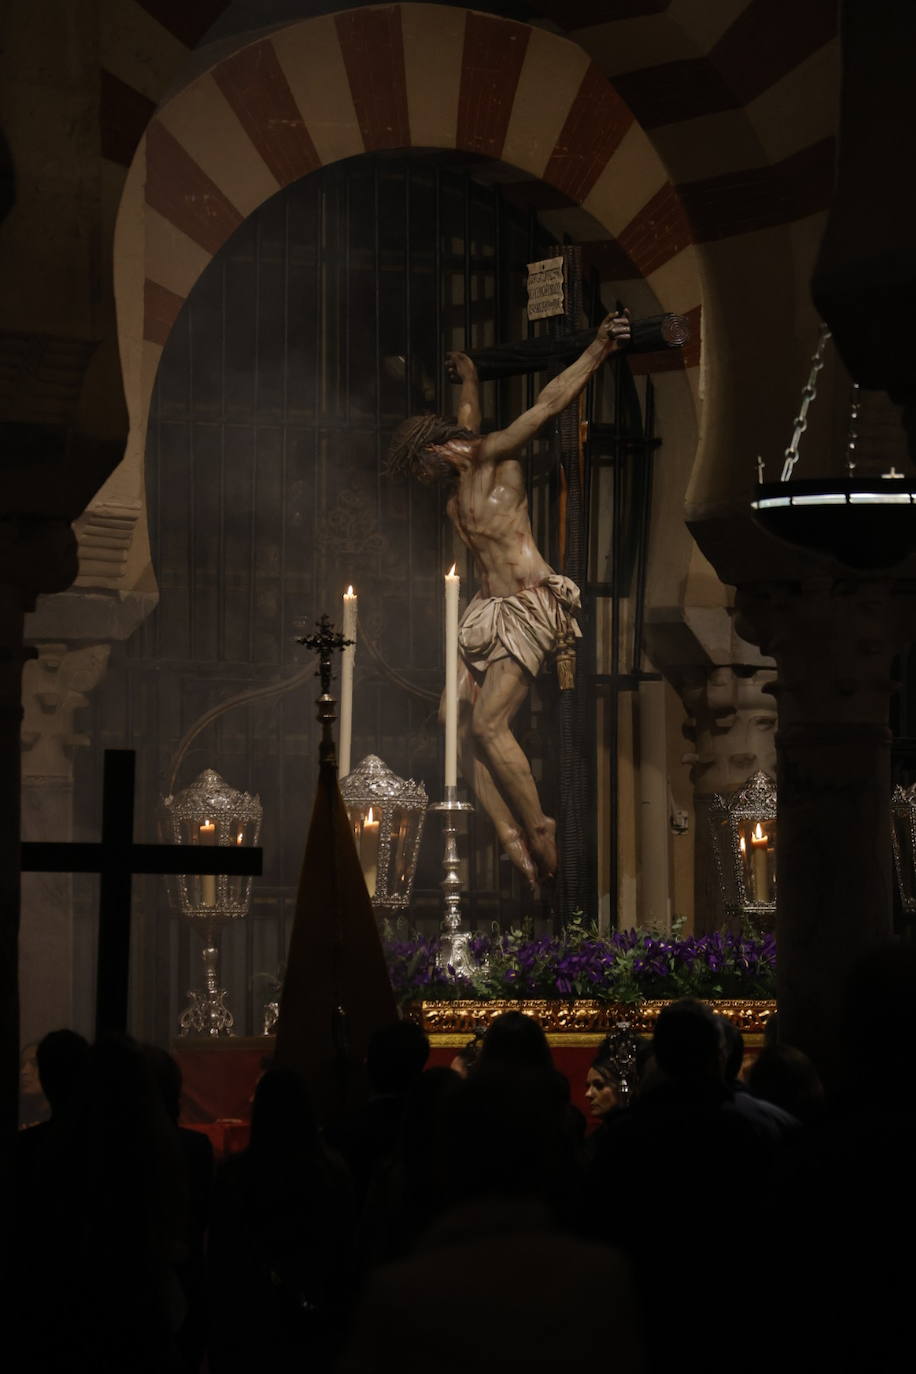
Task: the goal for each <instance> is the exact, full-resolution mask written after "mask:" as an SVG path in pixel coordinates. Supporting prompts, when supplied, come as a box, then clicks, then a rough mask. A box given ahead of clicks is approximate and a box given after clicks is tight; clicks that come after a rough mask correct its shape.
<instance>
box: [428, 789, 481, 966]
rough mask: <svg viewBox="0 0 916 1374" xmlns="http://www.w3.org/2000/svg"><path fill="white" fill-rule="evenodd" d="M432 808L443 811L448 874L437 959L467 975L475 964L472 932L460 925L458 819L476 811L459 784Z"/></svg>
mask: <svg viewBox="0 0 916 1374" xmlns="http://www.w3.org/2000/svg"><path fill="white" fill-rule="evenodd" d="M429 809H430V811H441V812H442V815H443V824H442V834H443V837H444V839H445V852H444V855H443V859H442V867H443V869H444V870H445V877H444V878H443V879H442V883H441V887H442V892H443V895H444V898H445V901H444V907H445V915H444V916H443V918H442V936H441V939H440V941H439V956H438V963H439V967H440V968H446V967H448V966H451V968H453V969H454V970H455V972H456V973H460V974H465V975H468V974H470V973H472V972H473V971H474V969H475V967H476V965H475V962H474V960H473V959H472V958H471V955H470V952H469V950H468V940H470V938H471V932H470V931H468V930H462V929H461V878H460V877H459V876H458V840H457V836H458V828H457V826H456V824H455V822H456V820H457V817H458V814H459V813H460V812H462V811H473V810H474V808H473V806H472V805H471V803H470V802H463V801H459V800H458V788H457V787H446V789H445V801H441V802H436V803H435V805H434V806H431V807H430V808H429Z"/></svg>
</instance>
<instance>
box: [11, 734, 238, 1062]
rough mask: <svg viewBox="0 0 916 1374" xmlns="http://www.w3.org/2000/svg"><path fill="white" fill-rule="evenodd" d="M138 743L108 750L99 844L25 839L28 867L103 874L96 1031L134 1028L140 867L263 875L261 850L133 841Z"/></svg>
mask: <svg viewBox="0 0 916 1374" xmlns="http://www.w3.org/2000/svg"><path fill="white" fill-rule="evenodd" d="M135 762H136V759H135V755H134V751H133V750H132V749H106V750H105V771H104V780H103V786H102V838H101V841H99V842H98V843H72V842H63V841H60V842H58V841H47V840H26V841H24V842H23V845H22V865H21V866H22V871H23V872H24V873H98V874H99V875H100V885H99V933H98V946H97V954H96V986H95V1033H96V1036H97V1037H98V1036H99V1035H101V1034H103V1033H104V1032H106V1031H124V1030H126V1029H127V993H128V983H129V974H130V910H131V891H132V887H133V875H134V874H135V873H160V874H166V873H176V874H177V873H199V874H209V873H213V874H228V875H229V876H231V877H250V876H254V877H259V876H260V874H261V866H262V854H263V851H262V850H261V849H260V848H256V847H255V846H253V845H249V846H245V847H241V848H239V847H237V846H235V845H232V846H228V845H218V846H217V847H215V848H201V847H198V846H197V845H189V846H187V847H184V846H182V845H174V844H135V843H134V773H135Z"/></svg>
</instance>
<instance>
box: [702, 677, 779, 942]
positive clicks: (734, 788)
mask: <svg viewBox="0 0 916 1374" xmlns="http://www.w3.org/2000/svg"><path fill="white" fill-rule="evenodd" d="M775 676H776V670H775V669H774V668H760V667H758V666H752V665H748V666H746V667H745V666H740V665H739V666H732V667H718V668H711V669H710V670H709V671H708V673H707V674H706V675H705V677H704V678H703V679H702V680H699V681H695V682H694V683H692V684H691V685H689V686H685V687H683V688H682V690H681V696H682V698H683V701H684V705H685V706H686V708H687V710H688V711H689V712H690V721H689V723H688V724H687V725H685V726H684V734H685V735H686V736H687V738H688V739H690V740H691V741H692V742H693V746H694V747H693V748H692V749H691V750H690V751H689V752H688V753H686V754H684V756H683V760H682V761H683V762H684V763H689V764H690V780H691V782H692V783H693V786H694V814H695V817H696V834H695V836H694V852H695V856H696V862H695V867H694V873H695V880H694V929H695V931H696V933H697V934H698V935H703V934H705V933H706V932H707V931H711V930H719V929H721V928H722V926H723V925H724V924H725V922H726V915H725V909H724V906H723V898H722V892H721V890H720V886H719V878H718V872H717V869H716V863H715V856H714V854H713V849H712V834H711V831H710V827H709V807H710V804H711V802H712V798H713V797H714V796H715V795H716V793H721V794H722V795H724V796H727V795H729V794H730V793H733V792H738V791H740V790H741V788H742V787H743V786H744V784H745V783H746V782H747V780H748V778H750V777H751V776H752V775H753V774H754V773H756V772H757V771H758V769H762V770H763V772H764V773H769V774H770V776H771V777H775V776H776V702H775V700H774V698H773V696H772V694H770V692H769V688H770V687H771V685H772V683H773V679H774V678H775Z"/></svg>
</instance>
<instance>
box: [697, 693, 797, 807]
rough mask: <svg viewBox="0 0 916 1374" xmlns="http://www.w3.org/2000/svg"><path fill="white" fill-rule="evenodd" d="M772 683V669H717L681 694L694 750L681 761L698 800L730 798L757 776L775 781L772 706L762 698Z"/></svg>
mask: <svg viewBox="0 0 916 1374" xmlns="http://www.w3.org/2000/svg"><path fill="white" fill-rule="evenodd" d="M775 677H776V670H775V669H774V668H743V669H742V668H741V667H727V668H725V667H720V668H713V669H712V670H711V671H710V673H709V675H708V677H707V680H706V681H705V682H704V683H699V684H697V685H695V686H691V687H688V688H686V689H685V690H684V692H683V699H684V704H685V706H686V707H687V709H688V711H689V712H690V715H691V720H690V721H689V722H688V723H687V724H686V725H685V726H684V734H685V735H686V736H687V738H688V739H690V740H692V741H693V742H694V745H695V747H694V749H692V750H691V751H689V752H688V753H685V754H684V756H683V760H682V761H683V762H684V763H689V764H690V765H691V769H690V778H691V781H692V782H693V785H694V789H695V792H696V794H697V796H698V797H705V796H712V794H713V793H715V792H725V793H727V792H734V791H736V790H737V789H738V788H740V787H742V786H743V785H744V783H745V782H747V780H748V778H749V777H751V775H752V774H753V773H756V772H757V771H758V770H762V771H763V772H764V773H769V774H770V776H771V777H775V776H776V720H777V710H776V701H775V698H774V697H773V696H772V695H770V694H768V693H767V692H766V688H767V687H768V686H769V685H770V684H771V683H772V682H773V680H774V679H775Z"/></svg>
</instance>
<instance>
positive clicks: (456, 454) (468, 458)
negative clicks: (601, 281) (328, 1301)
mask: <svg viewBox="0 0 916 1374" xmlns="http://www.w3.org/2000/svg"><path fill="white" fill-rule="evenodd" d="M629 336H630V321H629V317H628V315H627V313H626V312H625V311H620V312H616V313H614V314H611V315H608V316H607V318H606V319H604V320H603V321H602V322H601V324H600V325H599V326H598V329H597V331H596V334H595V338H594V341H593V342H592V343H591V344H589V346H588V347H587V348H586V349H585V351H584V352H583V353H582V354H581V355H580V357H578V358H577V359H576V361H575V362H574V363H572V364H571V365H570V366H569V367H567V368H566V370H565V371H564V372H561V373H560V375H559V376H558V377H555V378H554V379H553V381H551V382H549V383H548V384H547V386H545V387H544V389H543V391H541V393H540V395H539V396H538V398H537V400H536V401H535V402H534V404H533V405H532V406H531V408H530V409H529V410H526V411H525V413H524V414H523V415H520V416H519V417H518V419H517V420H514V421H513V422H512V424H510V425H509V426H507V428H506V429H503V430H497V431H495V432H493V433H491V434H481V433H480V388H479V384H478V379H477V371H476V368H475V366H474V364H473V362H472V361H471V359H470V358H468V357H467V355H466V354H464V353H450V354H449V355H448V366H449V373H450V376H451V378H452V380H456V381H460V384H461V393H460V397H459V402H458V417H457V423H456V422H454V421H451V420H449V419H446V418H445V417H444V416H442V415H415V416H412V417H411V418H410V419H408V420H405V421H404V423H403V424H402V425H401V426H400V427H399V428H398V430H397V431H396V432H395V434H394V436H393V438H392V443H391V449H390V451H389V459H388V471H389V472H390V473H392V474H402V473H403V474H407V475H409V476H412V477H416V478H417V479H418V480H419V481H422V482H434V481H438V480H443V481H448V482H449V484H450V486H451V494H450V496H449V501H448V507H447V509H448V514H449V517H450V519H451V521H452V524H453V525H454V527H455V529H456V530H457V532H458V534H459V536H460V538H461V539H462V540H463V542H464V543H465V544H466V545H467V547H468V548H469V549H470V551H471V553H472V555H473V557H474V563H475V566H476V569H477V575H478V579H479V589H478V591H477V593H476V595H475V596H474V597H473V599H472V600H471V602H470V604H469V605H468V608H467V610H466V611H465V614H464V616H463V618H462V621H461V626H460V630H459V641H458V642H459V649H460V661H459V670H458V671H459V683H458V702H459V722H458V731H459V749H460V753H461V767H462V772H463V773H464V777H465V781H466V782H467V783H468V784H469V786H470V787H471V789H472V790H473V792H474V793H475V795H476V797H477V799H478V801H479V802H480V804H481V805H482V806H483V808H484V810H485V811H486V812H487V814H488V815H489V817H490V819H491V820H492V822H493V824H494V826H495V827H496V833H497V835H498V837H499V840H500V843H501V844H502V847H503V849H504V850H505V852H506V854H507V855H508V857H509V858H510V859H511V860H512V862H513V863H514V864H515V866H516V867H517V868H518V869H519V870H520V871H521V872H522V873H523V874H524V876H525V878H526V879H527V881H528V883H529V885H530V887H531V890H532V892H533V893H535V894H537V893H538V891H539V886H540V882H541V880H543V879H545V878H552V877H553V876H554V875H555V874H556V871H557V844H556V823H555V822H554V821H553V820H552V819H551V818H550V817H549V816H545V815H544V812H543V810H542V809H541V803H540V798H539V797H538V791H537V786H536V784H535V781H534V777H533V776H532V773H531V767H530V764H529V763H528V760H527V758H526V757H525V754H524V751H523V750H522V748H521V746H520V745H519V743H518V741H517V740H516V738H515V736H514V735H513V734H512V730H511V728H510V727H511V724H512V720H513V717H514V716H515V714H516V712H517V711H518V709H519V707H520V706H521V704H522V702H523V701H524V700H525V698H526V697H527V695H528V689H529V687H530V684H531V681H532V679H533V678H535V677H536V676H537V674H538V673H539V672H540V670H541V668H542V666H543V664H544V661H545V659H546V658H547V656H548V654H551V653H553V652H554V651H555V650H556V649H557V647H558V646H559V645H561V644H563V643H565V642H568V641H569V640H570V638H571V637H572V636H574V635H578V634H580V630H579V627H578V625H577V624H576V621H575V616H574V613H575V611H576V610H577V608H578V607H579V605H580V600H579V588H578V587H577V586H576V585H575V583H574V582H572V581H570V579H569V578H568V577H563V576H561V575H559V574H558V573H556V572H554V570H553V568H551V567H550V566H549V564H548V563H547V562H546V561H545V559H544V558H543V557H542V555H541V553H540V551H539V550H538V547H537V544H536V543H535V539H534V534H533V532H532V529H531V522H530V520H529V517H528V499H527V496H526V493H525V477H524V473H523V471H522V467H521V464H520V462H519V455H520V454H521V452H522V450H523V449H524V448H525V446H526V444H528V443H529V442H530V441H531V440H532V439H533V438H534V437H535V435H536V434H537V433H538V432H539V430H540V429H541V428H542V427H543V426H544V425H545V424H546V423H547V421H548V420H549V419H551V418H552V417H553V416H554V415H559V413H560V412H561V411H562V410H565V408H566V407H567V406H568V405H569V404H570V403H571V402H572V401H574V400H575V399H576V397H577V396H578V395H579V394H580V392H581V391H582V390H583V389H584V388H585V386H586V384H587V382H588V380H589V378H590V377H592V376H593V374H594V373H595V372H597V370H598V368H599V367H600V366H601V364H602V363H603V362H604V360H605V359H606V358H607V357H608V356H609V355H610V354H611V353H614V352H616V351H617V349H619V348H620V347H621V345H622V344H623V343H624V342H625V341H626V340H627V339H628V338H629Z"/></svg>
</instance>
